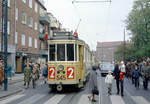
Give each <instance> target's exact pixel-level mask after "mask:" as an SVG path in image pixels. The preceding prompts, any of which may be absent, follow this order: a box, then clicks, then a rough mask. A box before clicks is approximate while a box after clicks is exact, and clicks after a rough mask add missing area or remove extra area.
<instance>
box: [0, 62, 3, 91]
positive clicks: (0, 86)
mask: <svg viewBox="0 0 150 104" xmlns="http://www.w3.org/2000/svg"><path fill="white" fill-rule="evenodd" d="M3 80H4V70H3V65H2V63H0V89H1V88H2V84H3Z"/></svg>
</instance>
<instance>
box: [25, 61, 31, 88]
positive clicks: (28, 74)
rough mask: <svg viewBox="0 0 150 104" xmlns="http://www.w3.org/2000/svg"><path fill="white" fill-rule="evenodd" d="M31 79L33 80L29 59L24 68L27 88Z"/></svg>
mask: <svg viewBox="0 0 150 104" xmlns="http://www.w3.org/2000/svg"><path fill="white" fill-rule="evenodd" d="M30 80H31V68H30V63H29V61H27V64H26V67H25V68H24V81H25V84H26V89H27V88H29V82H30Z"/></svg>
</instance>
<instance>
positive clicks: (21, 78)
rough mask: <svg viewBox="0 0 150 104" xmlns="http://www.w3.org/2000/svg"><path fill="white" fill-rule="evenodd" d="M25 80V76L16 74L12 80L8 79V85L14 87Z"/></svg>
mask: <svg viewBox="0 0 150 104" xmlns="http://www.w3.org/2000/svg"><path fill="white" fill-rule="evenodd" d="M23 80H24V74H15V76H13V77H12V80H9V79H8V84H9V85H12V84H14V83H17V82H21V81H23Z"/></svg>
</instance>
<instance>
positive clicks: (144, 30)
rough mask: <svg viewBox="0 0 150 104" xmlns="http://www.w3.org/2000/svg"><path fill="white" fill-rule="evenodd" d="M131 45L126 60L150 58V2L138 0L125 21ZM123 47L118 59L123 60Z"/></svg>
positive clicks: (120, 48)
mask: <svg viewBox="0 0 150 104" xmlns="http://www.w3.org/2000/svg"><path fill="white" fill-rule="evenodd" d="M125 23H126V27H127V30H129V31H130V35H131V41H132V42H131V43H130V45H128V46H126V51H125V53H126V58H125V59H126V60H139V59H141V58H143V57H147V56H150V0H136V1H135V2H134V5H133V8H132V10H131V12H130V13H129V15H128V18H127V19H126V21H125ZM122 53H123V47H122V46H120V47H118V49H117V51H116V52H115V56H116V58H117V57H118V59H121V58H122V56H123V55H122Z"/></svg>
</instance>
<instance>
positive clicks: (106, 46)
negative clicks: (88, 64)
mask: <svg viewBox="0 0 150 104" xmlns="http://www.w3.org/2000/svg"><path fill="white" fill-rule="evenodd" d="M122 43H123V41H114V42H97V47H96V57H97V60H99V61H100V62H113V61H114V52H115V51H116V49H117V47H118V46H119V45H121V44H122Z"/></svg>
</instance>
